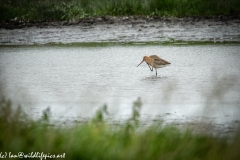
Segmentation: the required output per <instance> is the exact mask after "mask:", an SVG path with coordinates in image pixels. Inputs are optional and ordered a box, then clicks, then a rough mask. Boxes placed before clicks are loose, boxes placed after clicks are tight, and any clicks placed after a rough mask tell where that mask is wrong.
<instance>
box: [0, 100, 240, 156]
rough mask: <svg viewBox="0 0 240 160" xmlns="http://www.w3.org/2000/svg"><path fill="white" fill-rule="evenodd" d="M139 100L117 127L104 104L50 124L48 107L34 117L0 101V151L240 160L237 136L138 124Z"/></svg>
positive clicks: (169, 126)
mask: <svg viewBox="0 0 240 160" xmlns="http://www.w3.org/2000/svg"><path fill="white" fill-rule="evenodd" d="M141 106H142V102H141V99H140V98H139V99H137V100H136V101H135V102H134V103H133V106H132V116H131V117H130V118H129V119H128V120H127V121H126V122H125V123H121V124H118V125H113V124H109V123H107V122H106V121H105V117H106V115H108V114H109V113H108V112H107V106H106V105H104V106H103V107H101V108H99V110H98V111H97V112H96V114H95V116H94V117H93V118H92V121H87V122H82V123H80V124H77V125H64V126H54V125H51V123H50V114H51V111H50V108H47V109H46V110H44V111H43V116H42V117H41V118H40V119H39V120H35V121H33V120H32V119H31V118H29V116H27V114H26V113H24V111H23V110H22V109H21V107H20V106H19V107H18V108H17V109H16V110H14V109H13V107H12V104H11V101H9V100H6V99H4V98H2V99H1V102H0V152H3V153H5V152H6V153H9V152H11V153H13V154H17V153H18V152H24V153H26V154H27V153H30V152H43V153H46V154H47V153H49V154H63V153H65V159H69V160H70V159H104V160H106V159H148V160H149V159H168V160H171V159H177V160H188V159H189V160H192V159H209V160H221V159H222V160H226V159H228V160H238V159H240V152H239V148H240V135H239V134H236V136H235V137H233V138H231V139H229V138H227V137H225V138H224V137H222V138H219V137H214V136H211V135H207V134H206V135H203V134H193V133H192V132H191V131H190V130H188V131H186V130H185V131H183V130H180V129H178V128H176V127H174V126H171V125H168V126H165V127H163V126H162V125H161V124H158V125H157V124H153V125H150V126H148V127H145V128H144V129H141V125H139V118H140V110H141Z"/></svg>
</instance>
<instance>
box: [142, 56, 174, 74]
mask: <svg viewBox="0 0 240 160" xmlns="http://www.w3.org/2000/svg"><path fill="white" fill-rule="evenodd" d="M144 61H145V62H146V63H147V65H148V67H149V68H150V70H151V71H153V68H155V70H156V76H157V68H162V67H166V66H167V65H169V64H171V63H169V62H168V61H165V60H164V59H161V58H160V57H158V56H157V55H151V56H144V57H143V60H142V62H141V63H140V64H142V63H143V62H144ZM140 64H139V65H140ZM139 65H138V66H139ZM138 66H137V67H138ZM150 66H151V67H152V68H151V67H150Z"/></svg>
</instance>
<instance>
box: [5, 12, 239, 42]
mask: <svg viewBox="0 0 240 160" xmlns="http://www.w3.org/2000/svg"><path fill="white" fill-rule="evenodd" d="M239 17H240V16H236V15H235V16H209V17H184V18H165V17H141V16H128V17H112V16H111V17H107V16H105V17H97V18H85V19H81V20H78V21H63V22H53V21H29V22H22V21H19V20H17V19H15V20H10V21H6V22H1V23H0V45H31V44H48V43H63V44H68V43H82V42H84V43H85V42H123V43H127V42H179V41H184V42H185V41H193V42H240V18H239Z"/></svg>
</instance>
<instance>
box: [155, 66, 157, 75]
mask: <svg viewBox="0 0 240 160" xmlns="http://www.w3.org/2000/svg"><path fill="white" fill-rule="evenodd" d="M155 70H156V76H157V69H156V68H155Z"/></svg>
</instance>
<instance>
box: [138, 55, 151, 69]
mask: <svg viewBox="0 0 240 160" xmlns="http://www.w3.org/2000/svg"><path fill="white" fill-rule="evenodd" d="M148 58H149V57H148V56H144V57H143V60H142V62H141V63H140V64H142V63H143V62H144V61H145V62H146V61H147V59H148ZM140 64H139V65H138V66H140ZM138 66H137V67H138Z"/></svg>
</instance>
